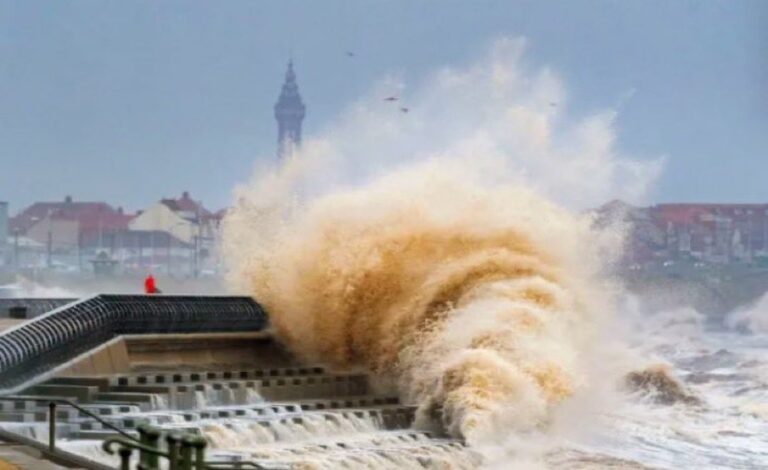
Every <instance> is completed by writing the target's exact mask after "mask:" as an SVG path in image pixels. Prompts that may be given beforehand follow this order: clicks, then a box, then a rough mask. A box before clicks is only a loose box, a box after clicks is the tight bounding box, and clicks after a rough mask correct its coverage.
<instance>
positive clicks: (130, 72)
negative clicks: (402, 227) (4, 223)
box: [0, 0, 768, 212]
mask: <svg viewBox="0 0 768 470" xmlns="http://www.w3.org/2000/svg"><path fill="white" fill-rule="evenodd" d="M499 37H513V38H516V37H524V38H525V39H526V44H527V49H526V60H527V61H528V62H530V63H531V65H532V66H535V67H546V68H549V69H552V70H554V71H555V72H556V73H557V75H558V76H559V77H560V79H561V80H562V82H563V83H564V85H565V87H567V89H568V108H567V110H566V111H564V112H565V113H567V114H572V115H574V116H577V115H582V114H585V113H592V112H596V111H599V110H603V109H614V110H616V112H617V117H616V122H615V129H616V136H615V139H616V142H615V145H616V147H617V148H618V149H620V151H621V152H622V153H623V154H626V155H630V156H632V158H635V159H638V160H644V159H647V160H654V159H659V158H663V159H664V169H663V172H662V174H661V176H660V177H659V179H658V181H656V184H655V185H654V186H653V188H652V190H651V193H650V194H649V196H648V200H649V201H650V202H673V201H674V202H677V201H679V202H699V201H701V202H711V201H720V202H768V184H766V178H765V175H766V174H768V2H764V1H760V0H755V1H738V0H722V1H720V0H710V1H693V0H679V1H668V0H645V1H639V0H638V1H618V0H616V1H608V0H583V1H580V2H560V1H541V0H536V1H509V0H508V1H492V0H475V1H468V0H465V1H455V0H443V1H423V0H421V1H420V0H407V1H406V0H398V1H396V0H389V1H372V0H363V1H342V0H327V1H322V2H320V1H312V0H306V1H297V0H293V1H291V0H287V1H286V0H283V1H266V0H259V1H255V0H247V1H237V0H227V1H213V0H210V1H195V0H179V1H174V0H164V1H157V0H146V1H144V0H133V1H130V2H126V1H121V0H118V1H107V0H102V1H84V0H72V1H67V2H62V1H60V0H50V1H42V0H35V1H32V0H18V1H8V0H0V200H7V201H9V202H10V204H11V210H12V212H15V211H17V210H19V208H21V207H23V206H25V205H27V204H29V203H31V202H33V201H36V200H63V198H64V197H65V196H66V195H71V196H72V197H73V198H74V199H75V200H104V201H107V202H109V203H110V204H112V205H114V206H124V207H125V208H126V209H128V210H136V209H140V208H142V207H146V206H147V205H149V204H151V203H152V202H154V201H156V200H158V199H159V198H161V197H168V196H173V195H180V194H181V192H182V191H185V190H187V191H190V192H191V193H192V196H193V197H195V198H196V199H202V200H203V201H204V203H205V204H206V205H207V206H209V207H211V208H213V209H217V208H220V207H224V206H225V205H227V204H228V203H229V200H230V197H231V189H232V187H233V186H234V185H235V184H237V183H239V182H242V181H244V180H246V179H247V178H248V176H249V175H250V174H251V173H252V171H253V168H254V166H255V164H256V163H258V162H260V161H262V162H263V161H266V160H269V159H274V158H275V156H274V155H275V147H276V142H275V140H276V125H275V121H274V117H273V114H272V113H273V110H272V106H273V105H274V103H275V101H276V99H277V95H278V93H279V90H280V85H281V82H282V80H283V74H284V70H285V66H286V62H287V60H288V59H289V58H291V57H292V58H293V60H294V62H295V68H296V73H297V76H298V82H299V86H300V90H301V94H302V96H303V98H304V101H305V103H306V104H307V117H306V119H305V121H304V134H305V136H310V137H311V136H312V135H314V134H322V133H323V132H324V130H325V129H327V128H328V126H330V125H331V123H333V122H334V121H335V120H337V119H338V117H339V116H340V115H342V114H343V112H344V110H345V109H347V108H349V107H350V106H351V105H352V104H353V103H355V102H356V100H358V99H360V97H361V96H364V95H365V94H366V93H369V92H370V90H371V89H372V87H373V84H375V83H377V82H379V81H380V80H382V78H383V77H387V76H392V75H396V76H398V77H401V78H402V80H405V81H407V82H416V83H418V82H419V81H421V80H424V77H427V76H429V75H430V74H434V73H435V70H438V69H440V68H441V67H445V66H457V65H458V66H460V65H461V64H465V63H469V62H472V61H475V60H476V59H477V58H478V57H479V56H482V55H484V54H486V53H487V50H488V47H489V45H490V44H492V43H493V42H494V41H496V40H497V39H498V38H499ZM347 51H351V52H353V53H354V57H349V55H348V54H347ZM436 112H439V111H436ZM446 112H449V111H446ZM361 158H364V156H361Z"/></svg>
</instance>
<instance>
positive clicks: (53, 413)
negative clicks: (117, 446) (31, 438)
mask: <svg viewBox="0 0 768 470" xmlns="http://www.w3.org/2000/svg"><path fill="white" fill-rule="evenodd" d="M56 403H61V404H64V405H69V406H71V407H72V408H74V409H76V410H77V411H79V412H81V413H84V414H86V415H88V416H89V417H91V418H93V419H95V420H96V421H98V422H99V423H101V424H102V425H103V426H106V427H108V428H109V429H111V430H113V431H115V432H116V433H118V434H120V435H121V436H124V437H126V438H128V439H132V440H134V441H136V442H139V440H138V439H137V438H136V437H134V436H132V435H131V434H129V433H127V432H125V431H124V430H122V429H120V428H118V427H117V426H115V425H114V424H112V423H110V422H109V421H107V420H105V419H104V418H102V417H101V416H99V415H97V414H95V413H93V412H91V411H88V410H87V409H85V408H83V407H82V406H80V405H78V404H77V403H74V402H72V401H70V400H66V399H64V398H55V399H53V400H51V403H50V404H49V405H48V406H49V408H50V413H51V417H49V419H52V420H54V422H55V420H56V407H55V406H51V405H55V404H56Z"/></svg>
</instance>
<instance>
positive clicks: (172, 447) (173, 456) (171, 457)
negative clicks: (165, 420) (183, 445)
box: [165, 434, 179, 470]
mask: <svg viewBox="0 0 768 470" xmlns="http://www.w3.org/2000/svg"><path fill="white" fill-rule="evenodd" d="M165 441H166V442H167V443H168V470H179V438H178V437H176V436H175V435H173V434H168V435H167V436H166V437H165Z"/></svg>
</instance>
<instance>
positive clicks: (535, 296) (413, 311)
mask: <svg viewBox="0 0 768 470" xmlns="http://www.w3.org/2000/svg"><path fill="white" fill-rule="evenodd" d="M465 170H466V169H464V168H461V166H460V165H451V164H446V163H445V162H430V163H427V164H423V165H420V166H418V167H412V168H410V169H405V170H402V171H400V172H396V173H393V174H391V175H389V176H387V177H384V178H381V179H379V180H378V181H375V182H373V183H371V184H370V185H368V186H366V187H364V188H358V189H350V190H346V191H339V192H337V193H333V194H330V195H327V196H324V197H322V198H318V199H315V200H313V201H312V202H311V203H310V204H306V205H297V204H293V205H282V206H281V205H279V204H277V205H273V206H269V207H266V206H264V205H263V201H262V203H256V202H254V201H257V200H258V198H256V199H250V200H249V199H245V198H241V204H240V205H239V206H238V207H237V208H235V209H234V210H233V211H232V213H231V214H230V215H229V217H228V219H227V221H226V227H225V237H226V241H227V243H228V246H227V249H228V251H229V253H230V254H231V255H232V258H231V261H232V263H231V266H232V268H233V269H232V274H233V280H234V281H236V282H239V285H240V286H242V287H245V288H247V289H249V291H250V292H251V293H252V294H253V295H254V296H255V297H256V298H257V299H259V301H260V302H262V303H263V304H264V305H265V306H266V308H267V309H268V311H269V312H270V316H271V320H272V322H273V325H274V326H275V328H276V330H277V332H278V334H279V335H280V337H281V338H282V339H283V340H284V341H285V342H286V343H287V344H288V345H289V346H290V347H291V348H292V349H293V350H294V351H296V352H297V353H298V354H299V355H301V356H304V357H305V358H311V359H312V360H315V361H316V360H317V359H318V358H321V359H323V360H325V361H328V362H330V363H333V364H335V365H336V366H339V367H353V366H364V367H366V368H368V369H370V370H373V371H376V372H378V373H380V374H382V375H384V376H387V377H391V378H392V379H393V381H394V382H396V383H397V385H398V386H399V390H400V392H401V394H402V396H403V397H404V398H405V399H406V400H408V401H412V402H415V403H417V404H418V405H419V422H420V424H421V425H422V426H431V427H437V428H440V429H443V430H445V431H447V432H448V433H450V434H451V435H453V436H460V437H464V438H467V439H468V440H469V441H472V440H473V439H480V438H482V436H484V435H488V434H489V433H492V432H493V431H494V430H495V429H504V430H505V431H511V430H519V431H528V430H534V429H538V428H541V427H543V426H546V424H547V422H548V420H549V419H550V415H551V411H552V409H553V407H555V406H556V405H557V404H558V403H559V402H561V401H562V400H564V399H565V398H567V397H568V396H569V395H571V394H572V393H573V392H574V390H575V389H577V388H578V387H580V386H581V385H582V383H583V381H584V375H585V373H586V369H585V368H584V367H583V366H584V364H583V357H582V354H581V353H580V351H582V350H583V349H585V345H586V342H587V341H589V339H590V338H592V337H593V334H594V331H593V328H592V323H593V320H594V318H595V316H596V313H597V312H600V311H604V310H605V309H604V305H603V303H604V301H605V296H604V289H603V288H604V287H605V285H604V283H602V282H599V281H598V275H597V272H598V269H597V268H598V266H597V265H596V263H595V262H594V260H595V259H598V254H597V251H598V247H599V246H600V243H599V237H598V236H597V235H596V234H595V233H593V232H592V231H591V229H590V228H589V220H587V219H585V218H580V217H576V216H574V215H571V214H569V213H568V212H566V211H564V210H562V209H560V208H558V207H556V206H554V205H552V204H550V203H548V202H546V201H544V200H542V199H541V198H539V197H537V196H536V195H534V194H532V193H530V192H527V191H525V190H523V189H520V188H510V187H505V186H500V185H497V186H494V185H485V184H481V182H480V180H478V179H476V178H473V177H472V175H471V172H467V171H465ZM499 426H503V427H502V428H499Z"/></svg>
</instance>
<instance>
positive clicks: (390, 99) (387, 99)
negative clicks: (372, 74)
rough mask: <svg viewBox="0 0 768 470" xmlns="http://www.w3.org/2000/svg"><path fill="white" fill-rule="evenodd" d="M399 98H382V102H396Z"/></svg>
mask: <svg viewBox="0 0 768 470" xmlns="http://www.w3.org/2000/svg"><path fill="white" fill-rule="evenodd" d="M398 99H399V98H398V97H397V96H387V97H386V98H384V101H397V100H398Z"/></svg>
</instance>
